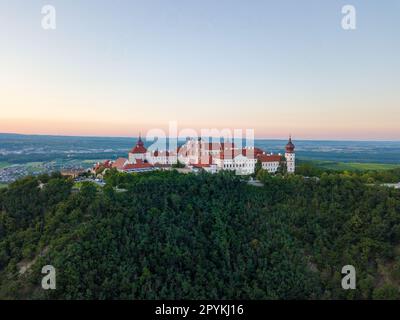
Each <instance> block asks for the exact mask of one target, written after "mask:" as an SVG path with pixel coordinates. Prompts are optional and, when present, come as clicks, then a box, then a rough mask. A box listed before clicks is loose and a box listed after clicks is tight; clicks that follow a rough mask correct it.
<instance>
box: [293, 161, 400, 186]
mask: <svg viewBox="0 0 400 320" xmlns="http://www.w3.org/2000/svg"><path fill="white" fill-rule="evenodd" d="M296 173H297V174H298V175H302V176H306V177H321V176H322V175H324V174H325V175H326V174H342V175H346V176H351V177H354V178H359V179H361V180H362V181H363V182H364V183H397V182H400V168H395V169H389V170H353V171H338V170H328V169H324V168H320V167H318V166H316V165H314V164H312V163H311V162H301V163H300V164H299V165H298V166H296Z"/></svg>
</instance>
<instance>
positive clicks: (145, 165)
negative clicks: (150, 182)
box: [123, 162, 153, 170]
mask: <svg viewBox="0 0 400 320" xmlns="http://www.w3.org/2000/svg"><path fill="white" fill-rule="evenodd" d="M151 167H153V166H152V165H151V164H150V163H145V162H140V163H128V164H126V165H124V167H123V170H132V169H144V168H151Z"/></svg>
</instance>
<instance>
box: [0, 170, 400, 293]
mask: <svg viewBox="0 0 400 320" xmlns="http://www.w3.org/2000/svg"><path fill="white" fill-rule="evenodd" d="M263 182H264V186H263V187H254V186H250V185H247V184H246V182H244V181H241V180H240V178H238V177H236V176H234V175H232V174H228V173H220V174H217V175H209V174H199V175H193V174H189V175H182V174H178V173H177V172H158V173H150V174H143V175H121V174H118V175H111V176H109V177H108V184H107V185H106V186H105V187H104V188H103V189H98V188H97V187H95V186H94V185H92V184H83V185H82V187H81V189H80V191H76V190H73V189H72V186H73V183H72V182H71V181H70V180H68V179H65V178H62V177H61V176H58V175H56V174H55V175H53V176H51V177H48V176H41V177H38V178H33V177H28V178H25V179H22V180H19V181H17V182H15V183H13V184H12V185H10V186H9V188H7V189H0V210H1V213H0V298H10V299H12V298H43V299H47V298H52V299H183V298H185V299H209V298H211V299H239V298H240V299H313V298H317V299H331V298H335V299H342V298H344V299H354V298H358V299H370V298H375V299H379V298H395V299H397V298H399V297H400V295H399V283H400V256H399V250H400V249H399V248H400V247H399V245H398V244H399V243H400V191H399V190H395V189H390V188H385V187H379V186H371V185H367V184H365V183H364V182H362V181H361V180H359V179H358V178H357V177H350V176H345V175H340V174H329V175H328V174H324V175H322V176H321V178H320V179H319V180H318V179H304V178H302V177H300V176H290V177H281V176H276V177H270V176H268V175H265V177H264V178H263ZM116 185H118V186H119V188H118V189H114V188H113V187H114V186H116ZM122 188H123V189H125V191H124V190H122V192H121V189H122ZM116 190H117V191H116ZM47 264H50V265H53V266H54V267H55V268H56V272H57V278H56V279H57V288H56V290H43V289H41V286H40V283H41V279H42V277H43V275H42V274H41V269H42V266H44V265H47ZM349 264H350V265H353V266H355V268H356V271H357V289H356V290H343V289H342V288H341V278H342V275H341V269H342V267H343V266H344V265H349Z"/></svg>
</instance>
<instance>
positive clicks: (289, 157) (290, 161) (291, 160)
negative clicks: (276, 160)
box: [285, 152, 296, 173]
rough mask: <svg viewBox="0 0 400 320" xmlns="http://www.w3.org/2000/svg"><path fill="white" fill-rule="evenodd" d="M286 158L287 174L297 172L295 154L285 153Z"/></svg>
mask: <svg viewBox="0 0 400 320" xmlns="http://www.w3.org/2000/svg"><path fill="white" fill-rule="evenodd" d="M285 158H286V167H287V172H288V173H294V171H295V167H296V165H295V160H296V155H295V153H294V152H286V153H285Z"/></svg>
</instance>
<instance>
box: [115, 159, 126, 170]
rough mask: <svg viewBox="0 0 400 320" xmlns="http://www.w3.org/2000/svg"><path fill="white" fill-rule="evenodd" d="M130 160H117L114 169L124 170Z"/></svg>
mask: <svg viewBox="0 0 400 320" xmlns="http://www.w3.org/2000/svg"><path fill="white" fill-rule="evenodd" d="M127 161H128V159H125V158H118V159H117V160H115V162H114V163H113V164H112V167H113V168H117V169H122V168H123V167H124V165H125V162H127Z"/></svg>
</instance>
